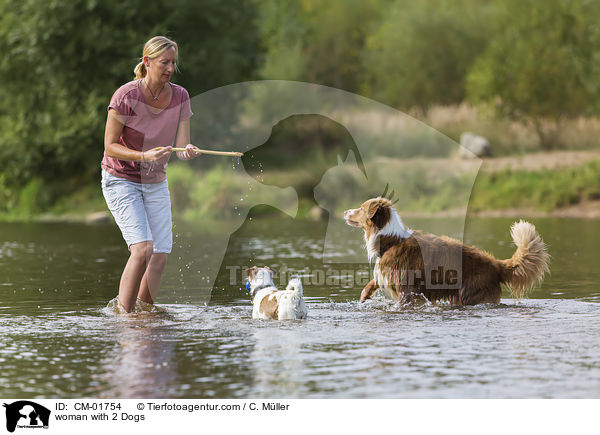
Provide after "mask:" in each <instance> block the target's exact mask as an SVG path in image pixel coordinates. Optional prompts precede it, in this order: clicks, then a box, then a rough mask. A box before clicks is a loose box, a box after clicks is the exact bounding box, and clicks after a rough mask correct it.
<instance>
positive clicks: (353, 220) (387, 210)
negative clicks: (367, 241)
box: [344, 196, 393, 238]
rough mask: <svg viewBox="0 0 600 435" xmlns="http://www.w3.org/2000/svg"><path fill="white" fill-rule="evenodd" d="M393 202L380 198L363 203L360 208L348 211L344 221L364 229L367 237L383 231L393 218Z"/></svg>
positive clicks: (345, 213)
mask: <svg viewBox="0 0 600 435" xmlns="http://www.w3.org/2000/svg"><path fill="white" fill-rule="evenodd" d="M392 210H393V207H392V202H391V201H390V200H389V199H387V198H382V197H380V196H378V197H377V198H371V199H369V200H367V201H365V202H363V203H362V205H361V206H360V208H354V209H350V210H346V211H345V212H344V219H345V220H346V223H347V224H348V225H350V226H353V227H357V228H362V229H363V230H364V231H365V237H366V238H368V237H370V236H371V235H373V234H376V233H378V232H379V231H381V230H382V229H383V228H384V227H385V226H386V225H387V224H388V222H390V220H391V218H392Z"/></svg>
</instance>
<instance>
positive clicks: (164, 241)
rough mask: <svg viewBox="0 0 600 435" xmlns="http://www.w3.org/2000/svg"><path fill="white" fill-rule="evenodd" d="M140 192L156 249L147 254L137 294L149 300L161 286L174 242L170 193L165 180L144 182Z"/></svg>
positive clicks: (152, 299)
mask: <svg viewBox="0 0 600 435" xmlns="http://www.w3.org/2000/svg"><path fill="white" fill-rule="evenodd" d="M143 192H144V193H143V195H144V207H145V209H146V216H147V217H148V225H149V226H150V231H151V233H152V240H153V242H154V251H155V252H154V253H153V254H152V256H151V257H150V260H149V262H148V267H147V268H146V273H145V274H144V277H143V278H142V281H141V283H140V287H139V291H138V297H139V298H140V299H141V300H142V301H144V302H147V303H151V304H152V303H154V301H155V299H156V295H157V294H158V290H159V289H160V283H161V281H162V277H163V272H164V270H165V266H166V265H167V256H168V254H169V253H170V252H171V248H172V246H173V223H172V220H171V196H170V194H169V185H168V183H167V181H166V180H165V181H163V182H162V183H157V184H146V185H144V189H143Z"/></svg>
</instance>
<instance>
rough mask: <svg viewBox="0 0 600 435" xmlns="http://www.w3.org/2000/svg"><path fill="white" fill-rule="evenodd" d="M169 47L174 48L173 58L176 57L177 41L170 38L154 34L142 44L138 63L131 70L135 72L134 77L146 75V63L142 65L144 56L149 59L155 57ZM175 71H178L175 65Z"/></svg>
mask: <svg viewBox="0 0 600 435" xmlns="http://www.w3.org/2000/svg"><path fill="white" fill-rule="evenodd" d="M171 47H174V48H175V58H177V55H178V52H179V49H178V47H177V43H176V42H175V41H172V40H170V39H169V38H167V37H166V36H155V37H154V38H151V39H149V40H148V42H146V43H145V44H144V50H143V51H142V57H141V58H140V61H141V62H140V63H138V64H137V65H136V66H135V69H134V70H133V72H134V73H135V78H136V79H143V78H144V77H146V74H147V72H148V71H147V70H146V65H144V56H148V57H149V58H150V59H154V58H157V57H158V56H160V55H161V54H163V53H164V52H165V51H167V50H169V49H170V48H171ZM175 71H177V72H179V70H178V69H177V67H175Z"/></svg>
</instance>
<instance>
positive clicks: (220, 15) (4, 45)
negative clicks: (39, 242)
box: [0, 0, 260, 208]
mask: <svg viewBox="0 0 600 435" xmlns="http://www.w3.org/2000/svg"><path fill="white" fill-rule="evenodd" d="M255 10H256V7H255V4H254V2H253V0H232V1H230V2H227V3H221V2H215V1H212V0H176V1H173V2H170V3H165V2H161V1H157V0H152V1H148V0H103V1H96V0H45V1H42V0H23V1H20V2H14V1H11V0H0V52H1V53H2V57H0V96H1V97H2V98H1V99H0V183H1V184H3V186H0V192H3V193H2V195H0V196H3V197H5V198H7V197H10V196H11V195H10V194H7V192H9V193H10V192H12V196H13V198H14V195H15V194H16V192H18V191H19V189H20V188H21V187H22V186H23V185H25V184H27V183H28V182H30V181H31V180H34V179H37V180H43V181H44V182H45V183H52V182H53V181H55V182H58V183H60V186H59V187H57V189H56V194H57V195H60V194H64V193H69V190H74V189H77V188H78V187H79V186H80V185H81V183H82V182H87V181H89V180H93V179H95V177H96V176H97V174H98V172H99V162H100V159H101V157H102V152H103V137H104V134H103V131H104V123H105V121H106V106H107V104H108V102H109V100H110V97H111V95H112V93H113V92H114V91H115V90H116V89H117V88H118V87H119V86H120V85H122V84H123V83H125V82H127V81H129V80H131V79H133V68H134V66H135V65H136V63H137V62H138V60H139V56H140V55H141V52H142V47H143V44H144V42H145V41H146V40H147V39H148V38H150V37H151V36H154V35H157V34H164V35H167V36H170V37H172V38H173V39H175V40H176V41H177V42H178V43H179V46H180V57H181V59H182V62H181V69H182V71H183V74H182V75H179V76H176V79H175V80H176V81H178V82H179V83H181V84H183V85H184V86H186V87H187V88H188V90H189V92H190V94H191V95H192V96H193V95H194V94H195V93H198V92H201V91H204V90H207V89H210V88H213V87H217V86H220V85H224V84H228V83H231V82H237V81H242V80H246V79H248V78H250V77H251V75H252V72H253V70H254V68H255V65H256V62H257V60H258V58H259V51H260V45H259V38H258V33H257V29H256V20H255V15H256V14H255V12H254V11H255ZM50 201H51V200H50ZM8 202H9V201H7V202H5V203H4V204H0V207H3V206H4V207H5V208H6V207H7V205H6V204H7V203H8Z"/></svg>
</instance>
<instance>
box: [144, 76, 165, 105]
mask: <svg viewBox="0 0 600 435" xmlns="http://www.w3.org/2000/svg"><path fill="white" fill-rule="evenodd" d="M144 83H145V84H146V87H147V88H148V90H149V91H150V94H152V98H154V101H158V97H160V94H161V93H162V91H163V89H164V88H165V85H163V87H162V88H160V92H159V93H158V95H154V92H152V89H150V86H148V82H146V80H144Z"/></svg>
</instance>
